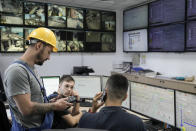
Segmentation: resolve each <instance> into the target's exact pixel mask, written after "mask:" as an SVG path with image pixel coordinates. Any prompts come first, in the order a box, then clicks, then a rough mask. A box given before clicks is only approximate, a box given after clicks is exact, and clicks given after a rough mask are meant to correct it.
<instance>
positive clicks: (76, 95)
mask: <svg viewBox="0 0 196 131" xmlns="http://www.w3.org/2000/svg"><path fill="white" fill-rule="evenodd" d="M72 95H73V96H75V97H76V98H77V101H79V100H80V97H79V95H78V93H77V92H76V91H73V92H72ZM79 109H80V103H74V106H73V108H72V112H71V115H72V116H74V115H77V114H78V113H79V112H80V110H79Z"/></svg>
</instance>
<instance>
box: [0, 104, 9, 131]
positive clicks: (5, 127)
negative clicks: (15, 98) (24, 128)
mask: <svg viewBox="0 0 196 131" xmlns="http://www.w3.org/2000/svg"><path fill="white" fill-rule="evenodd" d="M10 128H11V124H10V122H9V120H8V117H7V113H6V108H5V105H4V103H3V102H2V101H0V131H10Z"/></svg>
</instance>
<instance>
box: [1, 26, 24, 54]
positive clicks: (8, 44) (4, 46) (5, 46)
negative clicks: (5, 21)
mask: <svg viewBox="0 0 196 131" xmlns="http://www.w3.org/2000/svg"><path fill="white" fill-rule="evenodd" d="M22 51H24V44H23V28H14V27H2V28H1V52H22Z"/></svg>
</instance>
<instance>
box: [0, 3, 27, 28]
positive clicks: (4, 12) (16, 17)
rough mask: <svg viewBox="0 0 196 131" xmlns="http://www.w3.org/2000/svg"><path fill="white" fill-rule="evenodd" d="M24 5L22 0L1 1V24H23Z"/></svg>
mask: <svg viewBox="0 0 196 131" xmlns="http://www.w3.org/2000/svg"><path fill="white" fill-rule="evenodd" d="M22 13H23V3H22V1H21V0H1V1H0V22H1V23H2V24H20V25H22V24H23V15H22Z"/></svg>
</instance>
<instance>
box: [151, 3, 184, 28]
mask: <svg viewBox="0 0 196 131" xmlns="http://www.w3.org/2000/svg"><path fill="white" fill-rule="evenodd" d="M184 18H185V0H159V1H156V2H153V3H151V4H150V5H149V24H150V25H161V24H167V23H173V22H179V21H184Z"/></svg>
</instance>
